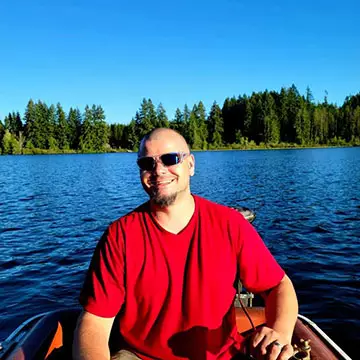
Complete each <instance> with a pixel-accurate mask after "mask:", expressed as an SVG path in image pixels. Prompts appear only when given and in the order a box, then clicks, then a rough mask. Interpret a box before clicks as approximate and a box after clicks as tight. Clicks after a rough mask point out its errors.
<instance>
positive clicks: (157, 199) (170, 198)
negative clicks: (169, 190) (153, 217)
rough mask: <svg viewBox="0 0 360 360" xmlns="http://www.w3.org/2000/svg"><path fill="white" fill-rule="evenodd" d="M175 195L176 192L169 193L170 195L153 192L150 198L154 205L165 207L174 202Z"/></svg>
mask: <svg viewBox="0 0 360 360" xmlns="http://www.w3.org/2000/svg"><path fill="white" fill-rule="evenodd" d="M176 197H177V193H174V194H170V195H161V194H155V195H154V196H152V197H151V200H152V201H153V203H154V204H155V205H158V206H160V207H166V206H170V205H172V204H174V202H175V200H176Z"/></svg>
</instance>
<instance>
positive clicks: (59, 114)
mask: <svg viewBox="0 0 360 360" xmlns="http://www.w3.org/2000/svg"><path fill="white" fill-rule="evenodd" d="M56 122H57V131H56V140H57V144H58V146H59V149H61V150H68V149H69V140H68V138H69V129H68V123H67V121H66V114H65V111H64V110H63V108H62V106H61V104H60V103H57V104H56Z"/></svg>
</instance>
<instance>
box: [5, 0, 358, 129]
mask: <svg viewBox="0 0 360 360" xmlns="http://www.w3.org/2000/svg"><path fill="white" fill-rule="evenodd" d="M0 14H1V18H0V119H3V118H4V116H5V115H6V114H7V113H8V112H10V111H20V113H21V114H23V112H24V110H25V107H26V104H27V102H28V100H29V99H30V98H32V99H33V100H35V101H36V100H41V101H44V102H46V103H47V104H48V105H50V104H56V103H57V102H60V103H61V104H62V105H63V107H64V109H65V111H68V109H69V108H70V106H73V107H79V108H80V109H81V110H83V109H84V107H85V105H86V104H89V105H92V104H100V105H102V106H103V108H104V110H105V113H106V116H107V121H108V122H109V123H124V124H127V123H129V121H130V120H131V118H132V117H133V116H134V115H135V112H136V110H138V108H139V106H140V103H141V101H142V99H143V98H144V97H146V98H151V99H152V100H153V102H154V104H155V105H157V104H158V103H160V102H161V103H162V104H163V105H164V107H165V109H166V110H167V114H168V116H169V118H170V119H171V118H173V115H174V112H175V109H176V107H180V108H183V106H184V104H185V103H187V104H188V105H189V107H192V106H193V104H194V103H197V102H198V101H200V100H202V101H203V102H204V104H205V106H206V108H207V110H209V109H210V106H211V104H212V103H213V101H217V102H218V103H219V104H220V105H222V104H223V101H224V100H225V98H226V97H229V96H233V95H235V96H238V95H240V94H244V93H245V94H249V95H250V94H251V93H252V92H253V91H264V90H265V89H268V90H276V91H280V89H281V87H282V86H285V87H289V86H291V84H292V83H294V84H295V85H296V86H297V88H298V90H299V91H300V93H302V94H304V93H305V89H306V87H307V86H308V85H309V86H310V88H311V90H312V92H313V95H314V98H315V100H316V101H322V100H323V98H324V95H325V90H327V91H328V100H329V101H330V102H334V103H337V104H340V105H341V104H342V103H343V101H344V98H345V96H347V95H351V94H356V93H358V92H359V91H360V66H359V64H360V27H359V20H358V18H359V15H360V2H359V1H358V0H351V1H350V0H343V1H332V0H329V1H323V0H321V1H316V0H313V1H309V0H303V1H301V2H298V1H291V0H288V1H285V0H281V1H276V0H274V1H262V0H258V1H240V0H223V1H212V0H207V1H203V0H200V1H196V0H193V1H188V0H183V1H169V0H168V1H163V0H162V1H156V0H154V1H143V0H140V1H131V2H130V1H121V0H118V1H115V0H111V1H110V0H102V1H100V0H87V1H84V0H72V1H71V0H62V1H58V2H56V1H51V0H42V1H40V0H33V1H23V0H21V1H20V0H12V1H10V0H4V1H1V3H0Z"/></svg>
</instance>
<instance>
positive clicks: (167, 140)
mask: <svg viewBox="0 0 360 360" xmlns="http://www.w3.org/2000/svg"><path fill="white" fill-rule="evenodd" d="M167 152H189V147H188V145H187V143H186V141H185V139H184V138H183V137H182V136H181V135H180V134H178V133H176V132H175V131H171V130H169V131H166V130H165V131H157V132H154V133H152V134H151V135H150V136H149V137H148V138H147V139H144V141H142V143H141V148H140V153H141V155H146V154H148V153H152V154H155V153H156V155H160V154H162V153H167Z"/></svg>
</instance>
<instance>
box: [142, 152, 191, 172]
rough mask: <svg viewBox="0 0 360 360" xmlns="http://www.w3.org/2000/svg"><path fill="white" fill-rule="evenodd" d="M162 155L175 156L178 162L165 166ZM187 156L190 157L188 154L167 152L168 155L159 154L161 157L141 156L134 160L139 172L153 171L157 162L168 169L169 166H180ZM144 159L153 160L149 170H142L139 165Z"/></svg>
mask: <svg viewBox="0 0 360 360" xmlns="http://www.w3.org/2000/svg"><path fill="white" fill-rule="evenodd" d="M164 155H176V156H177V157H178V158H179V162H177V163H176V164H173V165H165V164H164V162H163V161H162V159H161V157H162V156H164ZM189 155H190V153H186V152H181V151H179V152H169V153H165V154H161V155H155V156H142V157H139V158H138V159H137V160H136V163H137V165H138V167H139V169H140V170H141V171H153V170H154V169H155V167H156V164H157V163H158V162H160V163H161V164H162V165H163V166H164V167H167V168H168V167H171V166H176V165H179V164H181V163H182V162H183V161H184V159H185V158H186V157H187V156H189ZM146 158H149V159H153V167H152V169H151V170H147V169H142V168H141V166H140V165H139V160H141V159H146Z"/></svg>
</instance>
